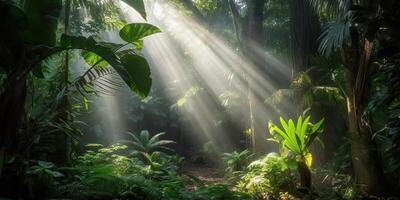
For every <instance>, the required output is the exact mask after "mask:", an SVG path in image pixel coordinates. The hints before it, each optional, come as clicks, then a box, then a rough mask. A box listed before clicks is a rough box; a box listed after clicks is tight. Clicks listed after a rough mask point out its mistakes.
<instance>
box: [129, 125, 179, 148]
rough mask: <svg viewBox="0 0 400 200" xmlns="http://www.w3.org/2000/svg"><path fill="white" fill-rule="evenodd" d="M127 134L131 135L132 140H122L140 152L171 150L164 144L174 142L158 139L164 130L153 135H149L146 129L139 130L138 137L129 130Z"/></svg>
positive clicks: (172, 142)
mask: <svg viewBox="0 0 400 200" xmlns="http://www.w3.org/2000/svg"><path fill="white" fill-rule="evenodd" d="M128 134H129V135H130V136H131V138H132V140H123V141H122V142H123V143H126V144H128V145H130V146H132V147H133V149H134V150H136V151H139V152H142V153H153V152H155V151H160V150H165V151H172V149H170V148H168V147H166V145H168V144H175V142H174V141H172V140H160V137H161V136H162V135H164V134H165V132H161V133H157V134H156V135H154V136H153V137H150V133H149V132H148V131H147V130H143V131H141V132H140V134H139V137H138V136H136V135H135V134H133V133H131V132H128Z"/></svg>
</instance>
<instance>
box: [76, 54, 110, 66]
mask: <svg viewBox="0 0 400 200" xmlns="http://www.w3.org/2000/svg"><path fill="white" fill-rule="evenodd" d="M81 55H82V57H83V58H84V59H85V61H86V63H87V64H88V65H90V66H93V65H96V66H98V67H102V68H104V67H107V65H108V63H107V61H105V60H104V59H103V58H102V57H100V56H99V55H97V54H95V53H93V52H91V51H82V53H81Z"/></svg>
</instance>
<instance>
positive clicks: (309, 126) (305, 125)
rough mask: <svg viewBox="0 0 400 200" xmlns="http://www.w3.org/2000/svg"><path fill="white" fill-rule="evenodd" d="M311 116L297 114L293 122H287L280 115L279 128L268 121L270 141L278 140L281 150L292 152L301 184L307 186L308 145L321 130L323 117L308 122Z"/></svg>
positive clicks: (308, 183) (308, 181)
mask: <svg viewBox="0 0 400 200" xmlns="http://www.w3.org/2000/svg"><path fill="white" fill-rule="evenodd" d="M310 118H311V116H308V117H305V119H304V120H303V117H302V116H299V118H298V120H297V123H296V124H295V123H294V121H293V120H292V119H289V120H288V121H287V122H286V121H285V120H284V119H283V118H282V117H280V119H279V120H280V123H281V126H282V128H279V127H278V126H277V125H276V124H274V123H273V122H271V121H270V122H269V123H268V128H269V132H270V133H271V135H272V138H271V139H269V140H270V141H274V142H278V143H279V144H281V146H282V151H283V152H284V151H285V150H286V149H287V150H289V151H290V152H292V153H294V155H295V156H296V160H297V163H298V171H299V173H300V182H301V186H302V187H305V188H309V187H310V186H311V172H310V167H311V163H312V155H311V153H310V151H309V149H308V147H309V146H310V145H311V144H312V142H313V141H314V140H315V139H317V140H319V141H320V139H319V138H318V135H319V134H320V133H322V131H323V123H324V119H321V120H320V121H318V122H317V123H315V124H313V123H311V122H310Z"/></svg>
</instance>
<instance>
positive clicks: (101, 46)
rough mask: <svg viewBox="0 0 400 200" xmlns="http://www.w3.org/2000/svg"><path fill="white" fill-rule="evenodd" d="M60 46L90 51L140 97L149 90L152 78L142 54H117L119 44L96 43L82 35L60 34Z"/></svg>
mask: <svg viewBox="0 0 400 200" xmlns="http://www.w3.org/2000/svg"><path fill="white" fill-rule="evenodd" d="M61 46H62V48H63V49H82V50H86V51H91V52H93V53H95V54H97V55H98V56H100V57H101V58H103V59H104V60H105V61H106V62H107V63H109V64H110V65H111V67H113V68H114V69H115V70H116V71H117V73H118V74H119V75H120V77H121V78H122V80H124V82H125V83H126V84H127V85H128V87H129V88H130V89H131V90H132V91H134V92H135V93H137V94H138V95H139V96H140V97H142V98H143V97H146V96H147V95H148V93H149V92H150V87H151V83H152V80H151V78H150V67H149V64H148V63H147V61H146V59H145V58H143V57H142V56H138V55H134V54H130V53H125V54H123V55H122V58H121V59H120V56H121V55H117V54H118V53H115V52H114V51H115V48H116V47H118V46H120V45H119V44H112V43H98V42H96V41H95V40H94V38H93V37H89V38H86V37H82V36H68V35H65V34H64V35H62V36H61Z"/></svg>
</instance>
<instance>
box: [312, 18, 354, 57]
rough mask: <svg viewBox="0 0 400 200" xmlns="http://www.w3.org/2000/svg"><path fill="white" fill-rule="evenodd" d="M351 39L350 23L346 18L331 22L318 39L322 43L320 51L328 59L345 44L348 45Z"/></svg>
mask: <svg viewBox="0 0 400 200" xmlns="http://www.w3.org/2000/svg"><path fill="white" fill-rule="evenodd" d="M349 37H350V22H349V20H348V19H346V18H344V17H340V18H337V19H336V20H334V21H332V22H329V23H328V24H327V25H326V26H325V28H324V31H323V32H322V34H321V36H320V37H319V38H318V40H319V41H320V44H319V47H318V51H319V52H320V53H321V54H322V55H323V56H325V57H326V58H328V57H329V56H330V55H331V54H332V52H334V51H336V50H337V49H339V48H340V47H342V45H343V44H345V43H347V42H348V40H349Z"/></svg>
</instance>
